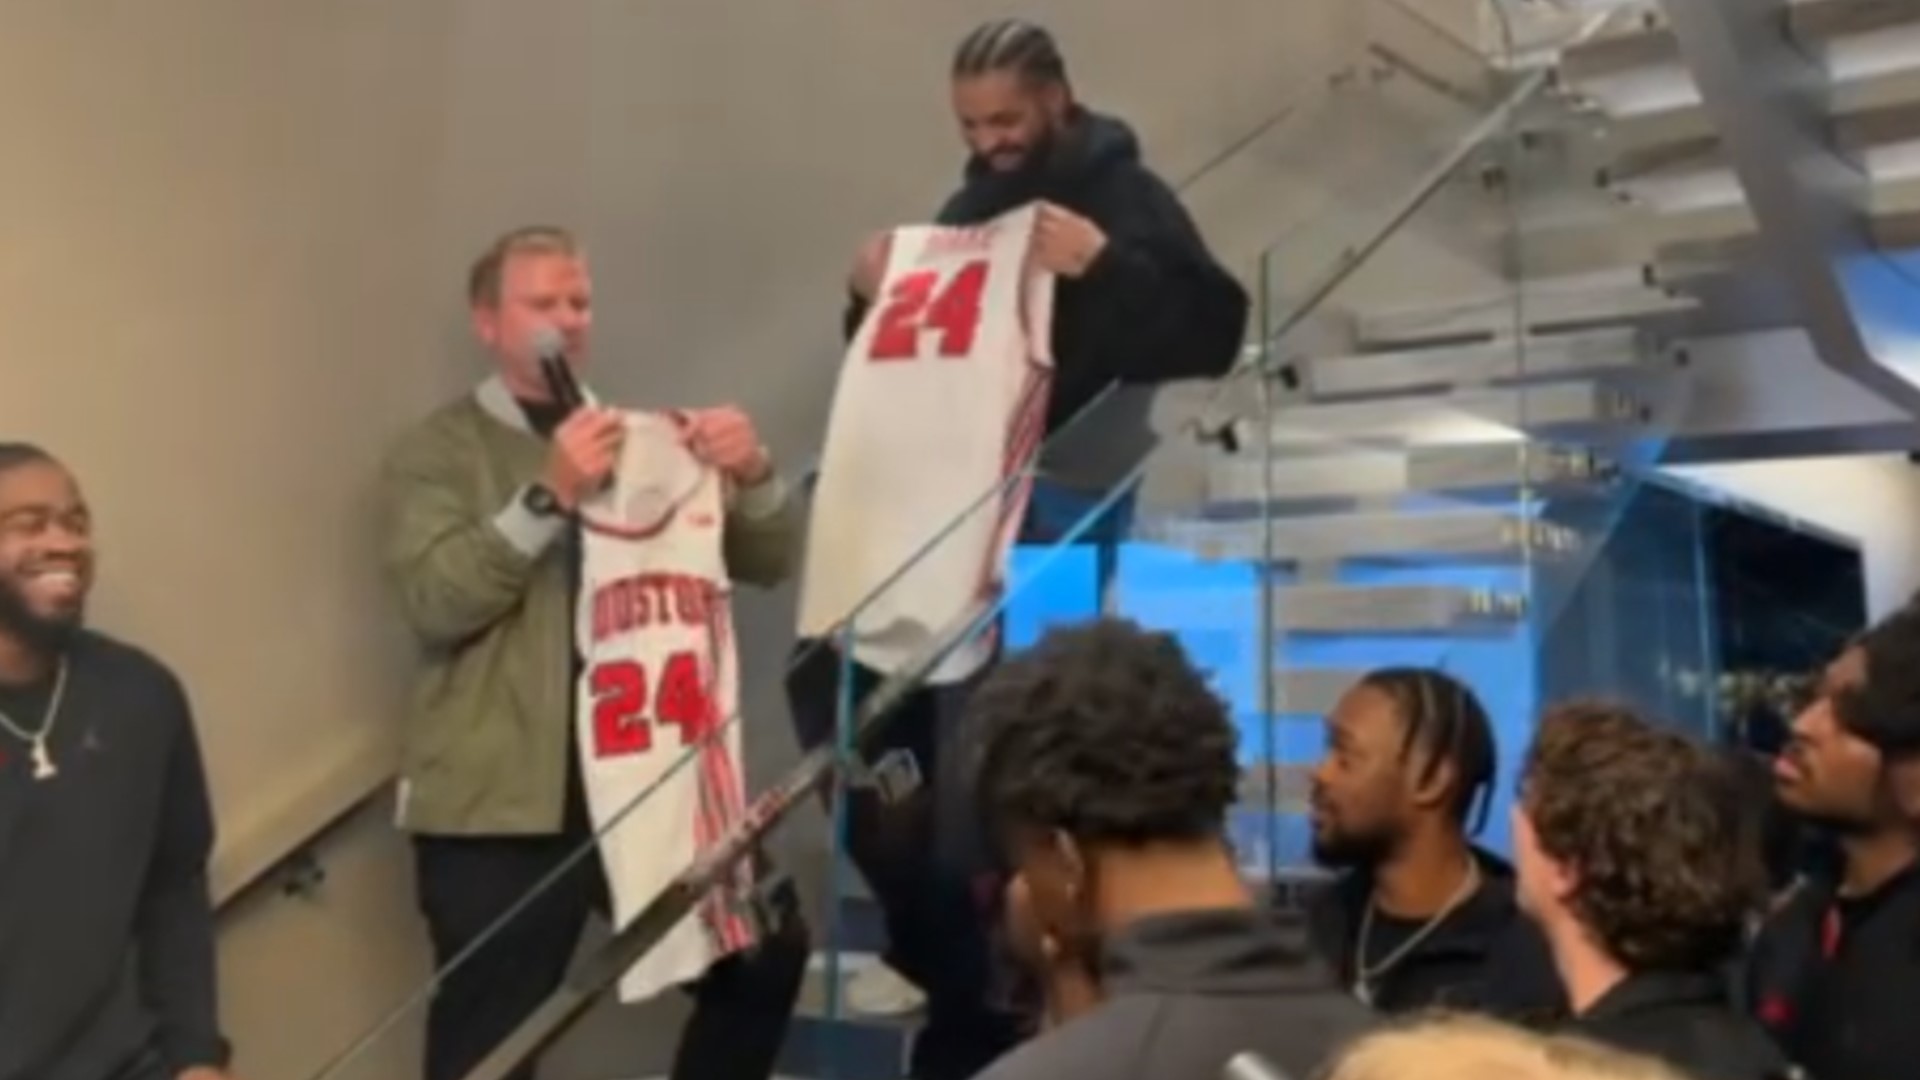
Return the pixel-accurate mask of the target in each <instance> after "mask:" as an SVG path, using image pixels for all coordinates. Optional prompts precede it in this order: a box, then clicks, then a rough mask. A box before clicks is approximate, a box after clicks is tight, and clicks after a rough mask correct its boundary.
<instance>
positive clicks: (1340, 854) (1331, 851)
mask: <svg viewBox="0 0 1920 1080" xmlns="http://www.w3.org/2000/svg"><path fill="white" fill-rule="evenodd" d="M1393 848H1394V838H1393V837H1392V836H1389V835H1387V834H1386V833H1338V832H1336V833H1328V834H1326V835H1324V836H1323V835H1320V834H1318V833H1316V834H1315V835H1314V837H1313V861H1314V862H1316V863H1319V864H1320V865H1321V866H1324V867H1326V868H1327V869H1329V870H1355V869H1365V868H1367V867H1371V866H1378V865H1380V864H1381V863H1383V862H1386V861H1387V856H1388V855H1390V854H1392V853H1393Z"/></svg>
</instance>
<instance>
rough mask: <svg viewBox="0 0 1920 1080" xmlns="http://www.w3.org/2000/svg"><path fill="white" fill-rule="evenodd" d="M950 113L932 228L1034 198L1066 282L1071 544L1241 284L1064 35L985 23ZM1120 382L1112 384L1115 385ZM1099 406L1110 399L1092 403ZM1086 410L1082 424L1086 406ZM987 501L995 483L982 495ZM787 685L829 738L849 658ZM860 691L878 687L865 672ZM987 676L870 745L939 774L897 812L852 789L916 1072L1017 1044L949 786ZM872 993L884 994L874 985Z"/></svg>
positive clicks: (1199, 370) (797, 717)
mask: <svg viewBox="0 0 1920 1080" xmlns="http://www.w3.org/2000/svg"><path fill="white" fill-rule="evenodd" d="M951 74H952V79H953V86H952V89H953V107H954V113H955V116H956V118H957V119H958V121H959V125H960V130H961V134H962V136H963V137H964V138H965V140H966V143H967V147H968V150H969V152H970V153H969V158H968V161H967V164H966V171H965V178H964V181H963V183H962V185H961V187H960V189H959V190H958V191H957V192H955V193H954V194H953V195H952V196H951V197H950V198H949V199H947V201H946V203H945V205H944V206H942V207H941V209H940V211H939V212H938V214H936V215H935V221H936V222H938V223H939V224H943V225H969V224H977V223H980V222H984V221H987V220H989V219H991V218H993V217H995V216H997V215H999V214H1002V213H1004V212H1006V211H1008V210H1012V209H1014V208H1016V207H1020V206H1024V205H1027V204H1029V203H1039V204H1040V211H1039V221H1038V224H1037V226H1036V231H1035V237H1034V246H1033V255H1034V258H1035V259H1036V261H1037V262H1038V263H1039V265H1041V266H1042V267H1044V268H1045V269H1047V270H1049V271H1052V272H1053V273H1054V274H1056V275H1057V283H1056V286H1055V293H1054V311H1053V340H1052V342H1051V344H1052V353H1053V360H1054V377H1053V387H1052V396H1051V398H1050V399H1049V407H1048V416H1047V432H1048V435H1049V439H1048V443H1047V446H1046V448H1045V449H1044V450H1043V452H1042V461H1041V466H1042V467H1041V475H1040V477H1039V478H1038V480H1037V482H1036V483H1035V484H1034V487H1033V494H1032V498H1031V500H1030V501H1029V504H1028V509H1027V518H1026V521H1025V523H1024V526H1025V527H1024V530H1023V538H1024V539H1025V540H1026V541H1028V542H1032V543H1046V542H1052V541H1056V540H1058V539H1060V538H1061V537H1062V534H1064V533H1066V532H1067V531H1068V530H1069V529H1071V528H1073V527H1074V526H1075V525H1076V524H1078V523H1079V522H1080V521H1081V520H1082V519H1083V518H1085V517H1087V516H1088V514H1089V512H1090V511H1092V510H1094V509H1095V508H1096V507H1097V506H1098V505H1099V503H1100V501H1101V499H1102V497H1103V496H1104V495H1105V494H1106V493H1107V492H1108V491H1109V490H1110V489H1111V488H1112V487H1113V485H1114V484H1115V483H1116V482H1117V481H1119V480H1120V479H1121V478H1123V477H1124V476H1125V474H1126V473H1127V472H1128V471H1129V470H1130V469H1132V468H1133V467H1134V466H1135V465H1136V464H1137V463H1138V462H1139V461H1140V460H1141V459H1142V458H1143V457H1144V456H1145V454H1146V453H1147V452H1148V450H1149V449H1151V446H1152V435H1151V433H1150V430H1149V428H1148V426H1147V422H1146V421H1147V409H1148V406H1149V404H1150V390H1151V387H1152V386H1153V385H1154V384H1158V383H1163V382H1167V381H1171V380H1176V379H1186V378H1205V377H1216V376H1219V375H1222V374H1225V373H1226V372H1227V371H1228V370H1229V369H1231V368H1232V366H1233V365H1234V363H1235V361H1236V360H1237V358H1238V357H1239V354H1240V346H1241V342H1242V339H1243V338H1244V336H1245V333H1246V323H1247V312H1248V300H1247V294H1246V291H1245V290H1244V289H1243V288H1242V287H1241V286H1240V284H1239V283H1238V282H1237V281H1235V280H1234V278H1233V277H1232V276H1231V275H1230V274H1228V273H1227V272H1226V271H1225V270H1224V269H1222V268H1221V266H1220V265H1219V264H1218V263H1217V262H1216V261H1215V260H1214V258H1213V257H1212V255H1211V254H1209V253H1208V251H1207V249H1206V245H1205V243H1204V242H1203V241H1202V239H1201V237H1200V234H1199V231H1198V230H1197V229H1196V228H1195V227H1194V225H1193V222H1192V220H1191V219H1190V218H1189V217H1188V216H1187V213H1186V211H1185V210H1184V209H1183V208H1182V207H1181V206H1180V203H1179V200H1178V199H1177V198H1176V197H1175V196H1174V193H1173V191H1172V189H1170V188H1169V187H1168V186H1167V184H1166V183H1165V182H1164V181H1162V180H1161V179H1160V178H1159V177H1157V176H1155V175H1154V174H1153V173H1152V172H1151V171H1150V170H1149V169H1148V168H1147V167H1146V166H1145V165H1144V164H1143V163H1142V162H1141V159H1140V145H1139V142H1138V140H1137V139H1136V138H1135V137H1134V134H1133V132H1132V131H1131V130H1130V129H1129V128H1128V127H1127V125H1126V124H1124V123H1122V122H1121V121H1119V120H1116V119H1113V118H1112V117H1107V116H1102V115H1099V114H1096V113H1094V112H1091V111H1089V110H1087V109H1085V108H1084V107H1082V106H1081V105H1079V104H1078V103H1077V102H1076V101H1075V99H1074V94H1073V89H1072V86H1071V84H1070V83H1069V82H1068V79H1067V71H1066V64H1065V62H1064V60H1063V59H1062V58H1061V55H1060V50H1059V47H1058V46H1057V45H1056V44H1055V42H1054V40H1053V37H1052V35H1050V34H1049V33H1048V32H1047V31H1046V30H1045V29H1043V28H1042V27H1039V26H1037V25H1035V24H1033V23H1030V22H1026V21H1023V20H1018V19H1006V20H999V21H995V22H990V23H987V24H985V25H982V26H980V27H979V28H977V29H976V30H974V31H973V32H972V33H971V34H969V35H967V37H966V38H965V39H963V40H962V41H961V43H960V46H959V48H958V49H957V50H956V51H955V53H954V57H953V65H952V72H951ZM886 244H887V240H886V234H882V235H880V236H877V237H875V238H874V239H873V240H871V241H869V242H868V243H867V244H866V245H865V247H864V248H863V249H862V251H861V253H860V255H859V258H858V259H857V260H856V264H855V266H854V269H853V272H852V275H851V278H850V281H849V289H850V292H851V294H852V297H851V303H850V304H849V306H848V309H847V312H846V327H845V329H846V332H847V334H848V335H849V336H852V335H853V334H854V333H855V332H856V331H857V330H858V328H859V326H860V323H861V320H862V319H863V318H865V316H866V311H867V307H868V304H869V302H870V301H871V300H872V298H873V295H874V293H875V291H876V290H877V289H878V288H879V286H880V279H881V277H882V275H883V273H884V270H885V267H886V262H887V246H886ZM1116 387H1117V389H1116ZM1096 401H1099V402H1100V404H1099V405H1098V406H1097V407H1093V406H1094V403H1095V402H1096ZM1083 412H1085V413H1087V414H1089V415H1087V416H1085V417H1083V418H1082V419H1080V420H1079V421H1077V422H1072V423H1071V424H1070V423H1069V422H1070V421H1073V420H1074V418H1075V417H1076V416H1079V415H1080V414H1082V413H1083ZM980 494H981V495H983V496H984V495H985V494H986V492H981V493H980ZM1131 505H1132V501H1131V499H1123V500H1117V505H1114V506H1111V507H1109V508H1108V509H1107V511H1106V512H1105V513H1103V514H1102V515H1101V516H1100V517H1099V519H1098V520H1097V521H1095V522H1094V523H1093V524H1092V526H1091V527H1090V528H1088V529H1087V530H1086V531H1085V532H1084V533H1082V534H1081V537H1080V539H1081V540H1082V541H1083V542H1086V543H1090V544H1091V545H1092V546H1093V548H1094V552H1095V556H1096V559H1095V561H1096V570H1095V582H1094V585H1095V590H1096V591H1097V592H1104V591H1105V590H1106V588H1107V586H1108V585H1109V584H1110V582H1111V579H1112V576H1113V573H1114V569H1115V567H1116V565H1117V561H1118V560H1117V550H1118V546H1119V543H1120V541H1121V540H1122V539H1124V537H1125V534H1126V532H1127V529H1128V525H1129V519H1130V517H1131ZM801 652H802V654H803V655H804V658H803V659H802V660H800V661H799V663H798V664H797V665H796V666H795V668H794V669H793V671H792V672H791V673H790V674H789V677H788V680H787V691H788V698H789V702H790V704H791V706H792V709H793V714H794V722H795V726H796V727H797V728H798V731H799V735H800V740H801V742H802V743H803V744H804V745H807V746H816V745H819V744H821V743H823V742H825V741H827V740H829V739H831V738H832V737H833V734H834V719H835V715H836V712H837V711H838V708H839V706H840V704H841V699H842V696H843V695H842V694H841V690H840V678H841V673H842V670H843V667H842V664H841V660H840V657H839V656H838V654H837V653H836V652H835V651H834V650H832V649H829V648H818V649H809V648H808V647H807V643H802V646H801ZM851 681H852V682H853V684H854V685H853V687H852V692H853V696H854V698H855V699H859V698H862V697H864V695H865V694H867V693H868V692H870V691H871V689H872V688H873V686H874V685H875V684H877V682H878V681H879V677H878V674H877V673H874V672H871V671H868V670H866V669H864V668H859V667H855V668H854V670H853V673H852V680H851ZM976 681H977V680H968V681H966V682H964V683H960V684H956V685H953V686H944V687H930V688H926V689H925V690H923V691H922V692H919V693H916V694H914V695H911V696H910V697H909V699H908V700H907V701H906V702H905V703H904V704H903V705H902V706H901V707H900V708H899V709H898V710H897V711H896V713H895V714H894V716H893V718H892V720H891V722H890V724H889V727H888V729H887V731H886V733H885V735H884V739H885V742H884V744H882V745H878V746H872V747H869V750H870V751H872V752H873V753H875V754H879V753H884V752H886V751H888V750H895V749H899V750H906V751H909V752H911V753H912V754H913V756H914V757H915V758H916V760H917V762H918V764H919V767H920V771H921V774H922V775H924V776H926V777H929V778H930V779H931V783H930V784H929V785H928V786H927V789H926V790H923V791H922V792H920V793H918V794H917V795H916V796H915V797H913V798H912V799H910V800H909V801H907V802H906V803H904V804H900V805H890V804H885V803H884V802H883V801H882V800H880V799H879V798H878V797H877V796H876V795H875V793H873V792H872V791H868V790H860V791H855V792H852V793H851V794H850V795H849V812H848V816H847V833H848V847H849V849H850V854H851V855H852V856H853V859H854V860H855V862H856V863H857V864H858V865H859V867H860V870H861V872H862V874H863V876H864V877H865V878H866V879H867V882H868V884H869V885H870V886H871V887H872V889H873V892H874V894H875V896H876V897H877V899H878V900H879V902H880V904H881V905H882V907H883V908H884V909H885V912H886V919H887V928H888V935H889V938H890V945H891V948H890V950H889V953H888V956H887V960H888V962H889V964H890V965H891V969H889V968H880V969H876V974H877V975H878V978H863V979H861V980H857V981H856V983H855V985H854V987H853V989H852V991H851V992H850V994H849V999H850V1002H851V1003H852V1004H853V1006H854V1007H855V1008H856V1009H857V1010H860V1011H872V1012H901V1011H907V1010H909V1009H911V1008H913V1007H916V1006H917V1005H918V1004H919V1001H918V1000H916V999H917V998H918V993H917V992H916V991H915V990H914V989H913V987H908V986H905V985H904V984H901V983H900V982H899V980H898V979H895V978H893V976H892V975H891V973H890V970H892V969H897V971H898V972H899V974H900V975H903V976H905V977H906V979H907V980H910V981H911V982H912V983H913V984H914V985H915V986H917V987H918V988H920V990H921V991H924V994H925V998H924V1003H925V1005H926V1008H927V1012H928V1018H927V1019H928V1022H927V1027H926V1029H925V1030H924V1031H923V1032H922V1033H921V1036H920V1038H919V1039H917V1040H916V1041H915V1043H914V1061H913V1066H912V1068H913V1073H914V1075H915V1076H916V1077H917V1078H918V1080H950V1078H958V1077H966V1076H971V1075H972V1074H973V1073H974V1072H976V1071H977V1070H978V1067H979V1065H980V1064H981V1063H983V1062H985V1061H990V1060H992V1059H993V1058H994V1057H995V1056H997V1055H998V1054H999V1052H1000V1051H1001V1050H1003V1049H1004V1048H1005V1047H1007V1046H1009V1045H1011V1044H1012V1042H1013V1041H1014V1040H1015V1039H1017V1038H1018V1035H1019V1025H1018V1022H1017V1021H1018V1018H1017V1017H1013V1016H1010V1015H1008V1014H1007V1013H1006V1011H1005V1010H1004V1009H1002V1008H999V1007H998V1006H997V1004H996V999H997V998H998V997H999V996H1001V995H1000V994H999V993H998V992H997V991H996V988H995V985H994V984H995V982H996V981H997V974H998V973H997V972H996V970H995V967H994V965H993V964H992V963H991V962H990V957H991V955H992V947H991V944H990V942H989V939H988V935H987V933H986V929H987V927H988V925H989V923H990V921H991V920H992V918H993V912H992V910H991V907H992V905H991V904H982V903H981V902H979V900H978V898H980V897H997V896H999V895H1000V893H1001V891H1002V890H1001V888H1000V882H999V881H998V880H996V879H995V878H996V875H993V874H992V873H991V872H985V873H983V871H986V870H987V868H986V867H984V866H982V865H980V862H979V860H978V859H977V858H975V857H974V856H975V854H976V852H977V843H975V839H976V838H973V837H971V836H959V837H958V838H957V839H956V834H958V833H964V832H966V831H967V830H966V829H965V828H964V827H960V828H956V824H955V823H956V822H958V823H964V824H971V823H972V821H973V819H974V815H973V813H972V810H971V808H970V807H968V806H967V805H966V802H967V792H966V791H965V790H964V784H956V783H955V782H954V772H955V770H954V769H953V767H952V762H950V761H945V762H944V763H943V761H944V759H946V758H950V757H951V754H950V753H949V752H948V750H947V743H948V742H949V741H950V738H951V733H952V731H953V729H954V726H955V722H956V720H957V718H958V714H959V710H960V708H961V707H962V706H963V705H964V702H965V700H966V698H967V696H968V694H969V692H970V691H971V688H972V685H973V684H974V682H976ZM875 984H877V985H878V986H879V989H878V991H877V992H875V991H872V990H869V987H870V986H872V985H875Z"/></svg>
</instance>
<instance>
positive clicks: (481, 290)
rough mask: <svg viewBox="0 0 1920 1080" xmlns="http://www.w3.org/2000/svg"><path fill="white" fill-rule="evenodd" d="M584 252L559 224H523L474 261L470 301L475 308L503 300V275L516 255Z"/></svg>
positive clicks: (572, 255) (469, 277)
mask: <svg viewBox="0 0 1920 1080" xmlns="http://www.w3.org/2000/svg"><path fill="white" fill-rule="evenodd" d="M583 254H584V252H583V250H582V249H581V246H580V241H579V240H578V239H577V238H575V236H574V235H573V234H572V233H570V232H568V231H567V230H565V229H563V228H560V227H559V226H557V225H525V226H522V227H520V228H518V229H515V230H513V231H512V232H510V233H507V234H505V235H503V236H501V237H500V238H499V239H497V240H495V241H494V242H493V243H491V244H489V245H487V250H485V251H483V252H481V253H480V257H479V258H477V259H475V260H473V265H472V266H471V267H469V268H468V270H467V302H468V303H470V304H473V305H474V306H476V307H493V306H495V305H497V304H498V303H500V278H501V275H502V274H503V273H504V272H505V271H506V266H507V261H508V260H510V259H512V258H514V257H515V256H517V255H565V256H567V257H569V258H579V257H581V256H582V255H583Z"/></svg>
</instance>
